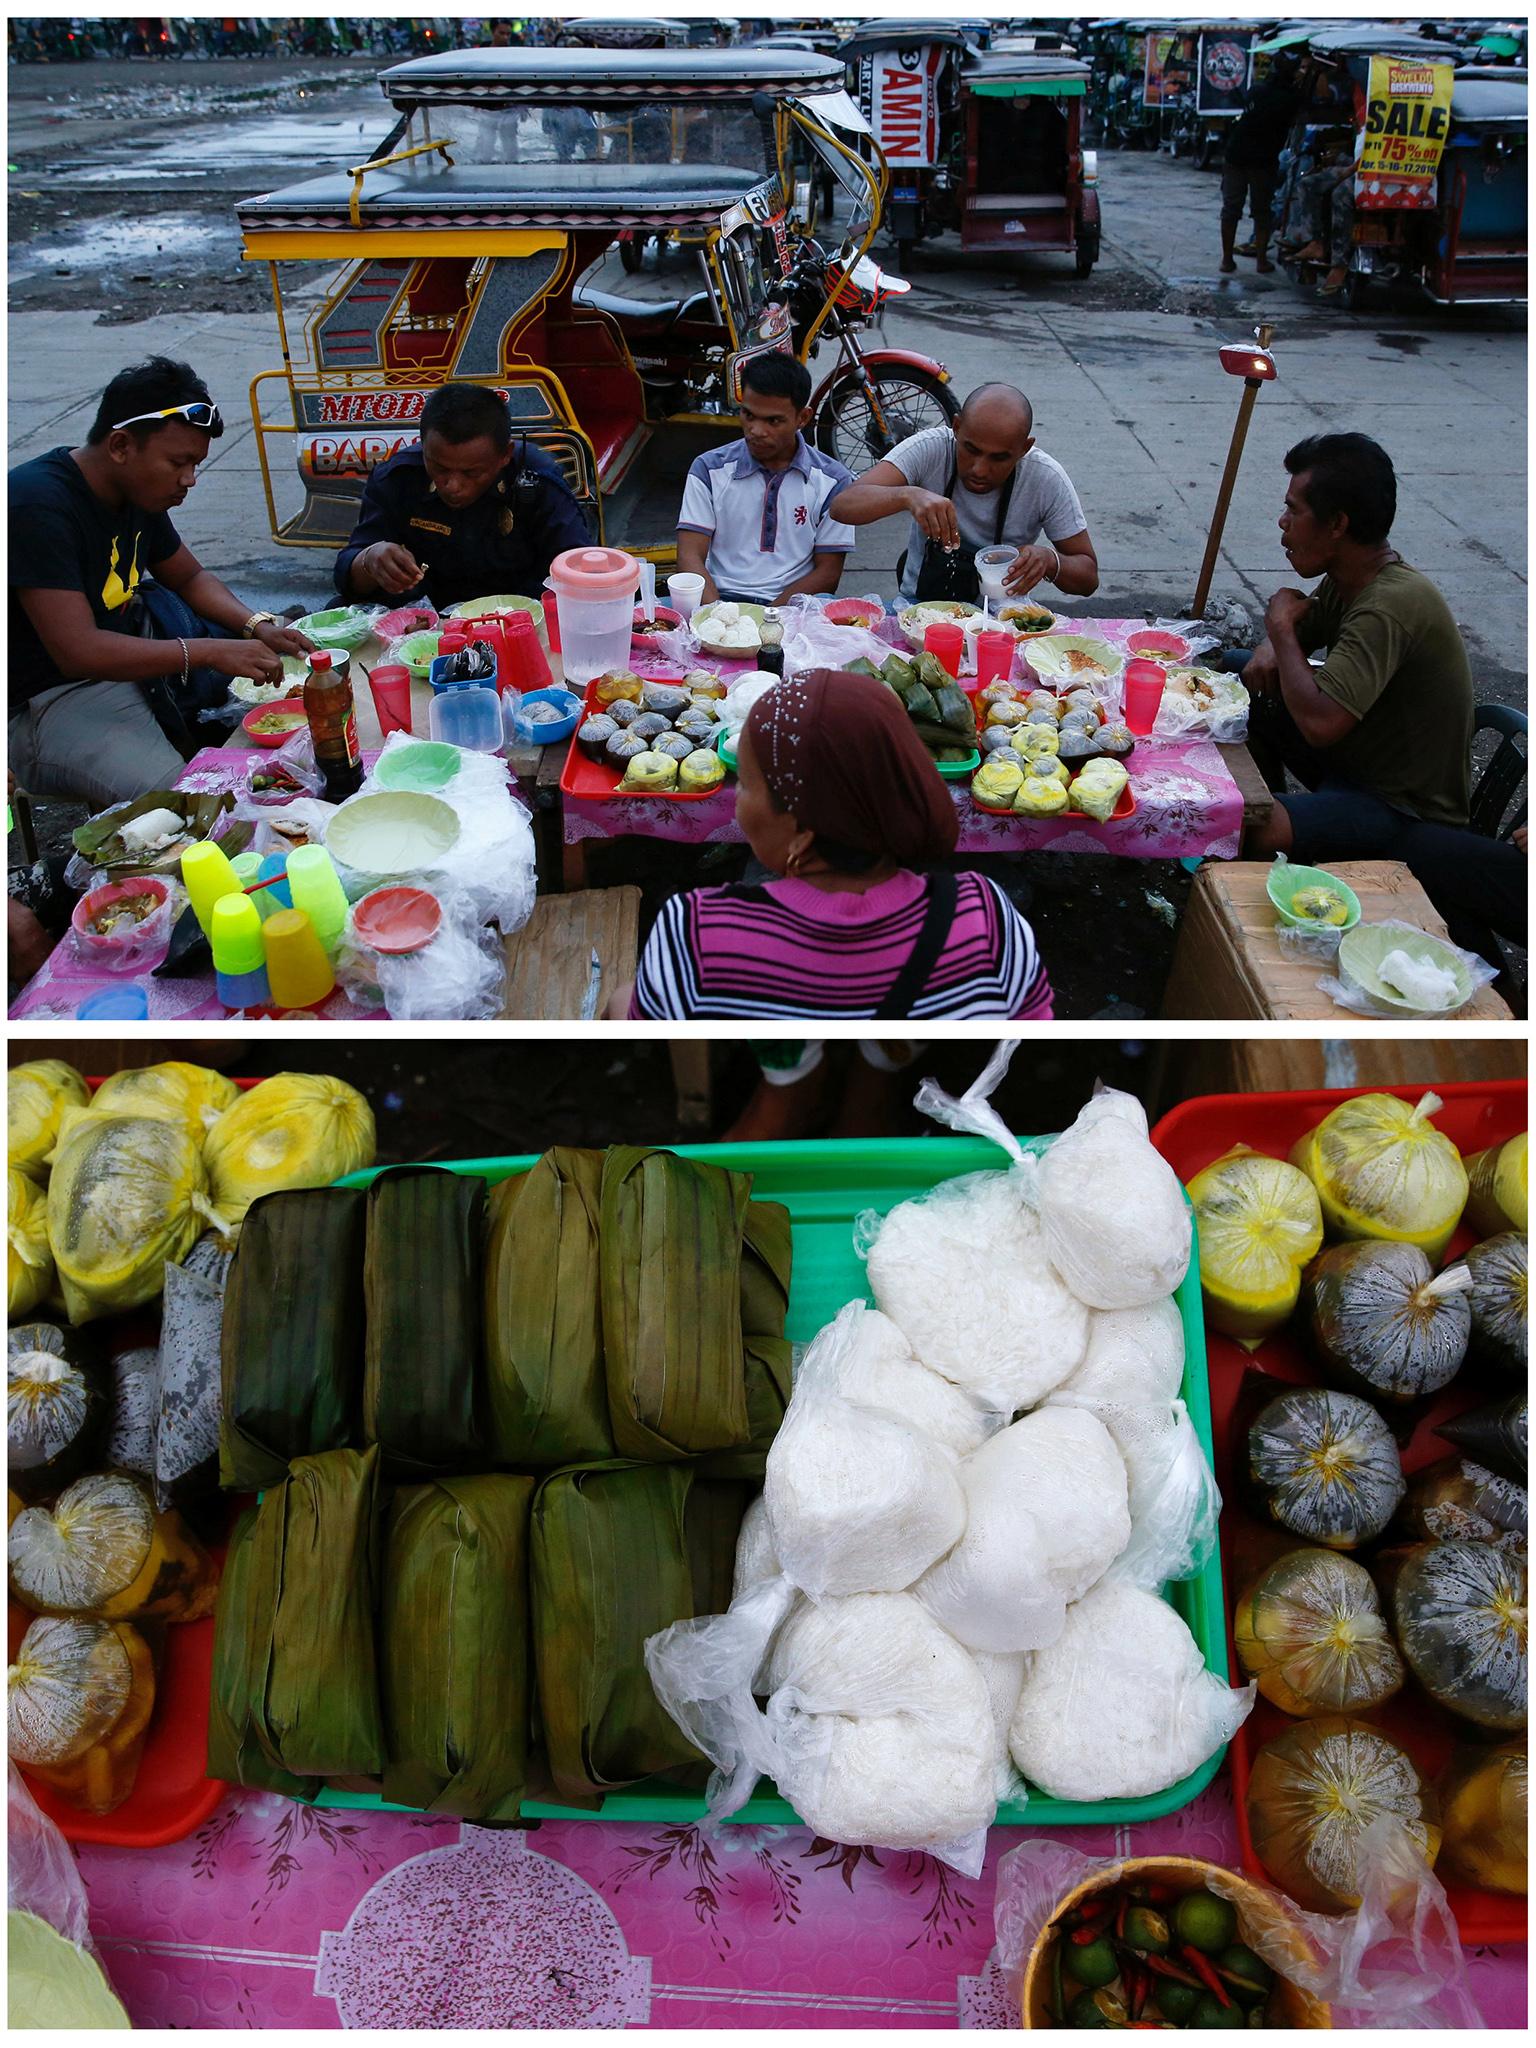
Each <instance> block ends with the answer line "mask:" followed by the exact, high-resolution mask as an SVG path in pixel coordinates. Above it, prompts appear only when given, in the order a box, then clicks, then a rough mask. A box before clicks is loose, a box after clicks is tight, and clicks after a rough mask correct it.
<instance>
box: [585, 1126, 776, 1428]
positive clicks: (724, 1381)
mask: <svg viewBox="0 0 1536 2048" xmlns="http://www.w3.org/2000/svg"><path fill="white" fill-rule="evenodd" d="M750 1188H751V1182H750V1180H749V1179H748V1178H747V1177H746V1176H745V1175H743V1174H738V1173H726V1172H724V1171H723V1170H722V1169H721V1168H720V1167H718V1166H706V1165H703V1164H701V1163H700V1162H699V1161H697V1160H691V1159H679V1158H678V1157H677V1156H676V1155H675V1154H674V1153H671V1152H660V1151H652V1150H649V1149H647V1148H644V1147H639V1146H632V1145H615V1146H613V1147H611V1148H610V1150H609V1152H608V1156H607V1159H606V1161H605V1163H604V1168H603V1192H602V1223H601V1239H602V1254H601V1263H602V1283H603V1286H602V1296H603V1344H604V1350H605V1353H606V1365H607V1374H608V1412H609V1417H610V1420H611V1422H612V1424H613V1438H614V1443H615V1445H616V1446H617V1448H618V1451H619V1454H620V1456H621V1457H626V1458H659V1459H667V1458H687V1457H693V1456H695V1455H697V1454H699V1453H702V1452H707V1451H729V1450H737V1449H741V1448H743V1447H745V1446H746V1444H747V1443H748V1442H749V1441H750V1439H751V1434H752V1421H751V1417H750V1415H749V1413H748V1408H747V1396H746V1381H745V1371H744V1353H743V1346H742V1332H741V1240H742V1226H743V1222H744V1220H745V1216H746V1209H747V1203H748V1199H749V1194H750Z"/></svg>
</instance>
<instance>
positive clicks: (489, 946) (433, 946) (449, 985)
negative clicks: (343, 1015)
mask: <svg viewBox="0 0 1536 2048" xmlns="http://www.w3.org/2000/svg"><path fill="white" fill-rule="evenodd" d="M442 910H443V921H442V923H441V924H440V925H439V927H438V929H437V933H436V935H435V937H434V938H432V939H431V940H430V941H429V943H428V944H427V945H425V946H423V947H421V949H420V950H419V951H418V952H415V953H380V952H377V951H375V949H374V948H373V947H372V946H368V945H365V944H364V943H363V942H362V941H361V940H360V939H359V938H358V936H357V932H356V928H355V923H354V919H353V916H352V914H351V913H350V912H349V913H348V917H347V923H346V929H345V931H344V933H343V935H342V941H341V946H340V948H339V950H338V952H337V955H336V979H337V981H338V982H339V983H340V984H341V986H342V988H343V989H344V990H345V991H346V994H347V999H348V1001H349V1002H351V1003H353V1004H355V1005H356V1007H357V1008H359V1009H362V1010H380V1009H382V1010H385V1011H387V1012H388V1014H389V1015H390V1016H391V1017H394V1018H397V1019H399V1020H402V1021H408V1022H413V1023H415V1022H425V1021H439V1022H440V1021H445V1020H455V1021H456V1020H468V1021H482V1020H484V1019H486V1018H490V1017H497V1016H499V1015H500V1014H501V1005H502V999H503V997H504V995H505V993H506V980H507V969H506V956H505V954H504V952H503V950H502V943H501V941H500V939H499V938H498V937H497V934H496V933H495V932H494V931H493V930H492V929H491V928H490V926H489V925H487V924H485V923H484V922H483V920H482V919H481V918H480V917H479V916H478V915H477V914H476V912H475V911H474V910H473V909H472V908H470V907H469V906H468V905H467V904H466V902H465V901H464V900H463V899H462V898H459V899H453V898H448V897H444V898H443V899H442Z"/></svg>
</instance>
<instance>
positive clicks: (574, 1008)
mask: <svg viewBox="0 0 1536 2048" xmlns="http://www.w3.org/2000/svg"><path fill="white" fill-rule="evenodd" d="M594 953H595V954H596V955H597V961H598V969H599V973H598V978H597V986H596V988H595V990H594V989H593V985H592V984H593V969H592V956H593V954H594ZM639 960H640V891H639V890H638V889H637V888H634V887H633V886H632V885H625V886H624V887H621V888H614V889H579V890H569V891H567V892H566V893H564V894H563V895H558V896H541V897H540V898H539V900H538V902H537V903H536V904H535V905H534V907H533V915H532V917H530V918H529V920H528V922H527V923H526V924H525V925H524V926H523V928H522V930H521V931H519V932H514V933H513V935H512V937H511V938H510V939H508V940H507V941H506V961H507V989H506V997H505V1000H504V1001H503V1003H502V1009H501V1014H502V1016H503V1017H578V1018H579V1017H605V1016H606V1015H607V1014H608V1005H609V1003H610V1002H611V1001H612V1000H613V997H614V995H615V993H616V992H617V991H618V990H619V989H621V988H628V987H629V985H630V984H631V983H632V982H633V981H634V978H635V970H636V968H637V967H638V965H639ZM594 998H595V1000H594Z"/></svg>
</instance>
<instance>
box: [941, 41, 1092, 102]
mask: <svg viewBox="0 0 1536 2048" xmlns="http://www.w3.org/2000/svg"><path fill="white" fill-rule="evenodd" d="M963 75H964V80H965V84H966V85H967V86H968V87H969V89H970V90H971V91H972V92H979V93H981V94H983V95H986V94H996V95H997V96H999V97H1000V98H1008V99H1012V98H1015V97H1018V96H1022V95H1023V94H1025V93H1042V94H1050V95H1053V96H1056V97H1059V98H1064V99H1071V98H1073V97H1074V96H1075V95H1076V94H1078V93H1083V92H1086V91H1087V89H1088V80H1089V78H1090V77H1091V76H1092V68H1091V66H1089V65H1087V64H1081V63H1079V62H1078V61H1077V59H1076V58H1074V57H1059V56H1052V55H1050V53H1049V52H1045V53H1034V54H1029V55H1026V54H1023V53H1020V54H1019V55H1018V56H1012V55H1009V54H1007V53H1006V52H1005V53H1004V54H1003V55H1001V56H994V55H989V56H985V57H973V58H972V59H971V61H970V62H969V63H968V64H967V65H966V67H965V71H964V74H963Z"/></svg>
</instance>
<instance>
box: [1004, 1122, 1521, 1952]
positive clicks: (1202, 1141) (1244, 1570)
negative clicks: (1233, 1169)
mask: <svg viewBox="0 0 1536 2048" xmlns="http://www.w3.org/2000/svg"><path fill="white" fill-rule="evenodd" d="M1435 1093H1436V1094H1437V1095H1438V1096H1439V1097H1440V1098H1441V1101H1442V1103H1443V1105H1444V1106H1443V1107H1442V1108H1441V1109H1439V1110H1437V1111H1436V1113H1435V1118H1434V1122H1435V1128H1436V1129H1437V1130H1440V1131H1443V1132H1444V1133H1445V1135H1446V1136H1447V1137H1448V1138H1449V1139H1450V1140H1451V1141H1452V1143H1453V1144H1454V1145H1455V1146H1456V1147H1457V1149H1458V1151H1460V1152H1461V1153H1462V1155H1463V1156H1464V1157H1465V1156H1467V1155H1469V1154H1471V1153H1473V1152H1481V1151H1484V1150H1486V1149H1487V1148H1488V1147H1489V1146H1490V1145H1501V1144H1503V1143H1504V1141H1505V1140H1506V1139H1507V1138H1512V1137H1514V1136H1515V1135H1516V1134H1517V1133H1518V1132H1520V1131H1523V1130H1524V1129H1525V1128H1526V1113H1527V1097H1526V1086H1525V1083H1524V1082H1523V1081H1449V1082H1445V1083H1443V1084H1439V1083H1437V1084H1436V1086H1435ZM1365 1094H1376V1095H1396V1096H1399V1097H1400V1098H1401V1099H1402V1100H1403V1101H1405V1102H1417V1101H1418V1100H1419V1098H1420V1097H1421V1096H1422V1095H1423V1094H1424V1086H1423V1085H1416V1086H1397V1087H1385V1088H1344V1089H1323V1088H1315V1089H1299V1090H1297V1091H1295V1092H1294V1093H1290V1094H1273V1093H1262V1092H1260V1093H1254V1094H1251V1095H1206V1096H1199V1097H1196V1098H1194V1099H1193V1100H1191V1101H1189V1102H1181V1103H1180V1104H1179V1105H1178V1106H1177V1107H1176V1108H1174V1109H1171V1110H1170V1111H1169V1112H1168V1114H1167V1115H1166V1116H1165V1117H1164V1118H1163V1119H1162V1120H1161V1122H1159V1123H1158V1124H1157V1125H1156V1126H1155V1127H1154V1128H1153V1131H1152V1142H1153V1144H1154V1145H1155V1146H1156V1147H1157V1149H1158V1151H1159V1152H1161V1153H1162V1155H1163V1157H1164V1158H1165V1159H1166V1160H1167V1161H1168V1163H1169V1165H1170V1166H1171V1167H1172V1168H1173V1170H1174V1172H1175V1173H1176V1174H1177V1175H1178V1176H1179V1178H1180V1180H1182V1181H1186V1182H1187V1181H1189V1180H1191V1179H1193V1177H1194V1175H1195V1174H1197V1173H1199V1172H1200V1170H1201V1169H1202V1168H1203V1167H1206V1166H1209V1165H1210V1164H1211V1162H1212V1160H1214V1159H1219V1158H1220V1157H1221V1156H1222V1154H1223V1153H1224V1152H1227V1151H1230V1149H1231V1148H1232V1146H1234V1145H1237V1144H1244V1145H1249V1146H1251V1147H1252V1148H1253V1149H1254V1150H1255V1151H1257V1152H1267V1153H1269V1154H1270V1155H1271V1156H1272V1157H1274V1158H1276V1159H1284V1158H1286V1157H1287V1156H1288V1154H1289V1152H1290V1150H1291V1147H1292V1146H1293V1145H1294V1144H1295V1143H1296V1141H1297V1139H1298V1138H1301V1137H1303V1136H1305V1134H1306V1133H1307V1132H1308V1131H1310V1130H1312V1129H1314V1128H1315V1126H1316V1125H1317V1124H1319V1123H1321V1121H1322V1119H1323V1118H1324V1117H1325V1116H1327V1114H1328V1113H1329V1111H1330V1110H1332V1109H1336V1108H1337V1107H1338V1105H1339V1104H1340V1103H1341V1102H1348V1101H1349V1100H1350V1099H1351V1098H1352V1097H1354V1096H1358V1095H1365ZM1473 1241H1474V1233H1473V1232H1472V1231H1471V1229H1470V1228H1468V1227H1467V1226H1466V1225H1462V1226H1461V1227H1460V1228H1459V1229H1458V1230H1457V1232H1456V1234H1455V1236H1454V1237H1453V1238H1452V1239H1451V1242H1450V1245H1449V1246H1448V1247H1447V1250H1446V1255H1445V1262H1446V1263H1449V1262H1451V1261H1453V1260H1454V1259H1456V1258H1458V1257H1459V1256H1460V1255H1461V1253H1462V1252H1463V1251H1465V1249H1466V1248H1467V1246H1468V1245H1469V1244H1471V1243H1472V1242H1473ZM1207 1342H1208V1346H1209V1388H1210V1403H1211V1409H1212V1412H1213V1417H1214V1431H1215V1465H1216V1479H1217V1483H1218V1485H1219V1486H1220V1487H1221V1493H1222V1499H1223V1502H1224V1503H1225V1505H1224V1506H1223V1508H1222V1514H1221V1543H1222V1554H1223V1559H1224V1564H1225V1572H1226V1583H1227V1587H1228V1591H1229V1598H1230V1600H1231V1601H1234V1602H1235V1600H1236V1598H1237V1596H1238V1594H1239V1593H1241V1591H1242V1590H1243V1588H1244V1586H1246V1585H1247V1584H1248V1582H1249V1580H1250V1579H1251V1578H1253V1577H1255V1576H1256V1575H1257V1572H1258V1571H1260V1570H1262V1569H1263V1568H1264V1565H1265V1564H1266V1563H1268V1561H1269V1559H1270V1557H1272V1556H1273V1555H1274V1547H1273V1532H1272V1531H1270V1530H1269V1529H1268V1528H1267V1526H1266V1525H1263V1524H1261V1523H1258V1522H1256V1521H1255V1520H1253V1518H1252V1517H1250V1516H1248V1515H1247V1514H1246V1513H1245V1511H1244V1509H1243V1507H1242V1505H1241V1503H1240V1501H1239V1500H1238V1498H1237V1489H1236V1486H1235V1483H1234V1480H1235V1473H1234V1464H1235V1453H1236V1451H1237V1446H1236V1444H1235V1442H1234V1435H1235V1419H1236V1410H1237V1405H1238V1398H1239V1390H1240V1388H1241V1386H1242V1383H1243V1379H1244V1376H1245V1374H1247V1373H1250V1372H1259V1373H1263V1374H1266V1375H1269V1376H1270V1377H1272V1378H1273V1379H1274V1381H1275V1384H1276V1391H1277V1392H1279V1391H1280V1390H1281V1389H1282V1388H1283V1387H1285V1386H1287V1385H1290V1386H1315V1385H1316V1384H1317V1375H1316V1373H1315V1371H1314V1370H1313V1369H1312V1366H1311V1364H1310V1363H1309V1361H1308V1359H1307V1357H1306V1354H1305V1352H1304V1350H1303V1348H1302V1346H1301V1343H1300V1342H1299V1340H1298V1339H1297V1337H1296V1336H1295V1335H1294V1334H1293V1333H1292V1331H1291V1330H1290V1329H1288V1328H1287V1329H1281V1330H1277V1331H1275V1332H1274V1333H1273V1334H1272V1335H1271V1336H1268V1337H1266V1338H1264V1340H1263V1341H1262V1342H1261V1343H1260V1344H1259V1346H1258V1348H1257V1349H1256V1350H1255V1351H1254V1352H1253V1353H1252V1354H1251V1355H1250V1354H1249V1353H1248V1352H1247V1351H1246V1350H1244V1348H1243V1347H1242V1345H1240V1344H1239V1343H1238V1342H1237V1340H1236V1339H1235V1338H1232V1337H1224V1336H1222V1335H1221V1334H1220V1333H1219V1332H1218V1331H1214V1330H1213V1331H1212V1332H1211V1333H1210V1336H1209V1339H1208V1340H1207ZM1492 1394H1493V1389H1492V1387H1491V1385H1489V1384H1484V1383H1482V1382H1480V1381H1479V1380H1478V1379H1476V1378H1470V1379H1468V1381H1467V1383H1466V1384H1465V1385H1463V1384H1461V1382H1460V1381H1459V1380H1458V1381H1453V1382H1452V1384H1451V1385H1450V1386H1448V1387H1446V1388H1444V1389H1442V1391H1441V1392H1440V1393H1438V1394H1436V1395H1435V1396H1433V1398H1432V1399H1431V1400H1430V1401H1429V1402H1427V1403H1425V1404H1424V1406H1423V1408H1422V1410H1421V1412H1420V1413H1419V1415H1418V1418H1417V1420H1416V1422H1415V1425H1414V1429H1413V1434H1412V1436H1411V1437H1410V1439H1409V1441H1408V1442H1407V1444H1405V1445H1404V1447H1403V1467H1404V1470H1405V1471H1407V1472H1409V1473H1410V1474H1411V1473H1413V1472H1416V1471H1418V1470H1419V1469H1420V1468H1421V1467H1423V1466H1424V1465H1427V1464H1432V1463H1433V1462H1434V1461H1435V1460H1436V1459H1437V1458H1443V1457H1445V1456H1447V1455H1448V1454H1449V1452H1450V1449H1451V1446H1450V1445H1449V1444H1446V1443H1443V1442H1442V1441H1441V1440H1440V1438H1439V1437H1437V1436H1436V1435H1435V1433H1434V1432H1435V1429H1436V1428H1437V1426H1438V1425H1439V1424H1440V1423H1442V1422H1445V1421H1448V1420H1449V1419H1450V1418H1451V1417H1452V1416H1453V1415H1459V1414H1461V1413H1463V1412H1464V1411H1465V1410H1466V1409H1468V1408H1473V1407H1476V1406H1478V1405H1480V1404H1481V1403H1482V1402H1484V1401H1486V1400H1488V1399H1490V1398H1492ZM1260 1545H1262V1546H1265V1547H1264V1548H1263V1551H1262V1554H1258V1547H1259V1546H1260ZM1282 1547H1283V1546H1282ZM1232 1658H1233V1662H1232V1667H1231V1668H1232V1669H1234V1670H1235V1669H1237V1663H1236V1651H1235V1649H1234V1650H1233V1651H1232ZM1365 1718H1366V1719H1368V1720H1369V1721H1370V1722H1371V1723H1372V1724H1373V1726H1376V1727H1379V1728H1380V1729H1381V1730H1382V1732H1383V1733H1384V1734H1385V1735H1387V1736H1389V1737H1390V1738H1391V1739H1392V1740H1393V1741H1395V1742H1398V1743H1401V1745H1402V1746H1403V1748H1404V1749H1405V1750H1407V1752H1408V1754H1409V1755H1410V1756H1411V1757H1412V1758H1413V1760H1414V1762H1415V1763H1416V1764H1418V1765H1419V1767H1420V1769H1421V1770H1423V1771H1425V1772H1426V1773H1427V1774H1428V1775H1429V1776H1430V1777H1433V1776H1434V1775H1435V1774H1436V1773H1437V1772H1438V1771H1439V1770H1440V1768H1441V1766H1442V1765H1443V1764H1444V1763H1445V1761H1446V1760H1447V1758H1448V1757H1449V1755H1450V1752H1451V1748H1452V1745H1453V1742H1454V1739H1455V1730H1454V1724H1453V1722H1452V1720H1451V1717H1450V1716H1449V1715H1448V1714H1445V1713H1444V1712H1443V1711H1442V1710H1441V1709H1440V1708H1439V1707H1437V1706H1436V1705H1435V1704H1434V1703H1433V1701H1431V1700H1430V1699H1429V1698H1428V1696H1427V1695H1426V1694H1425V1693H1423V1692H1422V1691H1421V1690H1420V1689H1419V1687H1418V1686H1417V1685H1416V1684H1415V1683H1414V1682H1413V1681H1412V1680H1411V1679H1410V1680H1409V1682H1408V1683H1407V1684H1406V1685H1405V1686H1404V1687H1403V1689H1402V1691H1401V1692H1400V1693H1398V1694H1396V1695H1395V1697H1394V1698H1392V1699H1390V1700H1388V1701H1387V1702H1386V1704H1385V1705H1384V1706H1382V1707H1378V1708H1376V1709H1374V1710H1373V1711H1372V1712H1371V1713H1370V1714H1369V1715H1367V1716H1366V1717H1365ZM1295 1725H1296V1724H1295V1722H1294V1721H1293V1720H1292V1719H1291V1717H1290V1716H1289V1715H1287V1714H1282V1713H1281V1712H1280V1710H1279V1708H1278V1707H1273V1706H1271V1705H1270V1703H1269V1702H1268V1701H1267V1700H1265V1699H1263V1698H1261V1699H1260V1700H1259V1701H1258V1704H1257V1705H1256V1706H1255V1708H1254V1711H1253V1713H1252V1715H1251V1716H1250V1718H1249V1719H1248V1720H1247V1721H1245V1722H1244V1723H1243V1725H1242V1727H1241V1728H1239V1729H1238V1731H1237V1733H1236V1735H1235V1736H1234V1737H1233V1738H1232V1745H1231V1749H1232V1792H1233V1806H1234V1808H1235V1811H1236V1817H1237V1832H1238V1840H1239V1842H1240V1843H1241V1845H1242V1855H1243V1867H1244V1868H1245V1869H1246V1870H1248V1871H1249V1872H1250V1873H1251V1874H1252V1875H1254V1876H1256V1877H1257V1876H1263V1875H1264V1867H1263V1865H1262V1864H1261V1863H1260V1861H1259V1859H1258V1857H1257V1855H1256V1854H1255V1852H1254V1848H1253V1841H1252V1837H1251V1835H1250V1833H1249V1829H1248V1815H1247V1799H1246V1795H1247V1789H1248V1778H1249V1772H1250V1769H1251V1766H1252V1759H1253V1757H1254V1755H1255V1753H1256V1752H1257V1751H1258V1750H1259V1749H1261V1748H1262V1747H1263V1745H1264V1744H1265V1743H1266V1742H1268V1741H1269V1740H1270V1739H1271V1738H1272V1737H1273V1736H1275V1735H1278V1734H1279V1733H1280V1732H1281V1731H1282V1729H1284V1728H1286V1727H1294V1726H1295ZM1032 1811H1033V1809H1032ZM1446 1894H1447V1897H1448V1898H1449V1900H1450V1904H1451V1910H1452V1911H1453V1913H1454V1914H1455V1916H1456V1924H1457V1927H1458V1928H1459V1930H1460V1932H1461V1937H1462V1940H1463V1941H1464V1942H1467V1943H1475V1942H1493V1941H1521V1942H1523V1941H1524V1940H1525V1938H1526V1902H1525V1900H1524V1899H1521V1898H1511V1897H1508V1896H1506V1895H1505V1894H1503V1893H1500V1892H1486V1891H1479V1890H1476V1889H1474V1888H1473V1887H1470V1886H1466V1885H1456V1884H1452V1883H1447V1884H1446Z"/></svg>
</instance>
